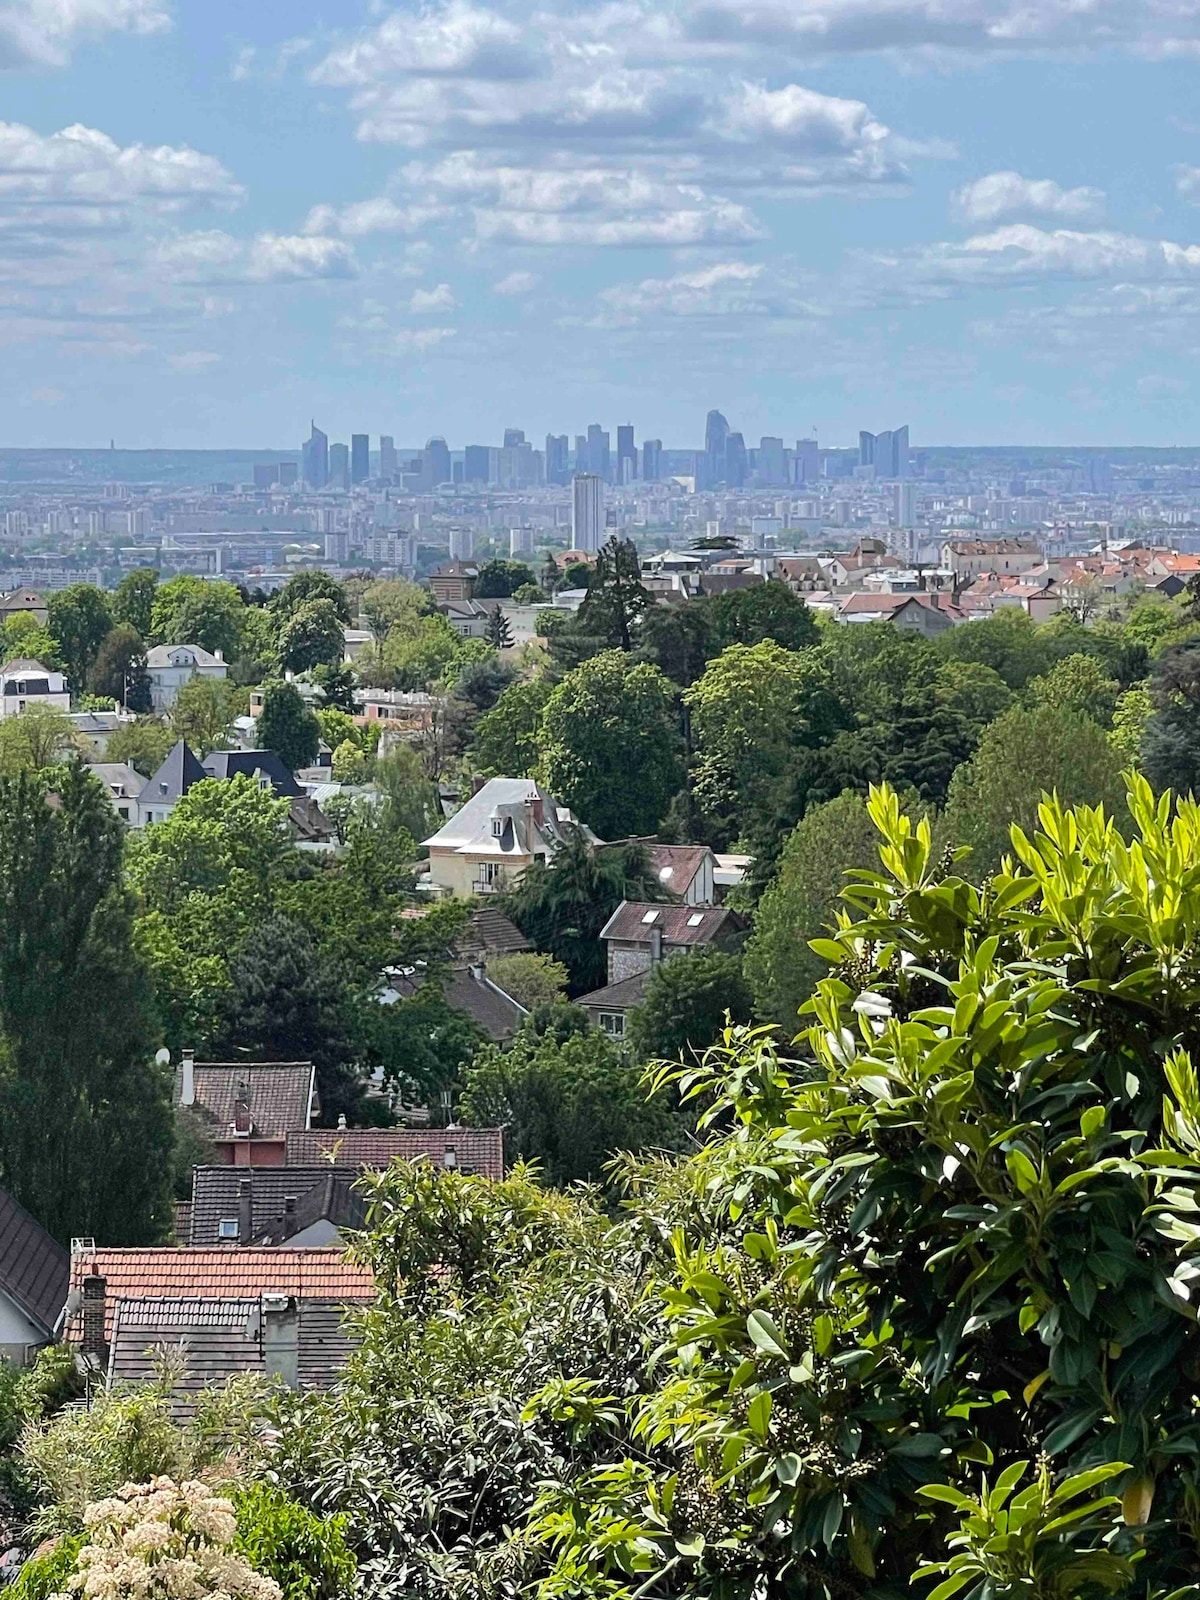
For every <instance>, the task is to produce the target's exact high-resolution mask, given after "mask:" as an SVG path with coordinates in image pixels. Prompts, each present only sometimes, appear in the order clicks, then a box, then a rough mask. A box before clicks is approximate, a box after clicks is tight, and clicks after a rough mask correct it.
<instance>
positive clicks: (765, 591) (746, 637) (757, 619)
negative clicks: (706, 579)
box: [702, 578, 819, 654]
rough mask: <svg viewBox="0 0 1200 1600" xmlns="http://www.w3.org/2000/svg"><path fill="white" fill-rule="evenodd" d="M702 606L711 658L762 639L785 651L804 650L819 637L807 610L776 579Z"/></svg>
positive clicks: (795, 595) (733, 592) (810, 614)
mask: <svg viewBox="0 0 1200 1600" xmlns="http://www.w3.org/2000/svg"><path fill="white" fill-rule="evenodd" d="M702 605H703V607H704V610H705V611H706V613H707V615H708V620H709V625H710V627H711V629H712V640H713V647H714V651H713V653H714V654H716V653H718V652H720V651H722V650H725V649H727V648H728V646H729V645H731V644H751V645H753V644H761V643H762V642H763V640H764V639H773V640H774V641H775V643H776V644H779V645H782V646H783V648H784V649H785V650H805V649H807V648H808V646H809V645H814V644H816V643H817V640H818V637H819V633H818V629H817V622H816V618H815V617H814V616H813V614H812V612H811V611H810V610H809V608H808V606H807V605H806V604H805V603H804V601H803V600H802V599H801V598H800V596H799V595H797V594H793V593H792V591H791V590H790V589H789V588H788V586H787V584H786V583H781V582H780V581H779V579H777V578H769V579H768V580H767V581H766V582H765V583H756V584H752V585H751V586H750V587H749V588H746V589H731V590H729V591H728V592H727V593H726V594H719V595H715V596H713V597H712V598H711V599H709V600H705V601H703V602H702Z"/></svg>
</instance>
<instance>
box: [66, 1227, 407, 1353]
mask: <svg viewBox="0 0 1200 1600" xmlns="http://www.w3.org/2000/svg"><path fill="white" fill-rule="evenodd" d="M93 1276H94V1277H100V1278H103V1279H104V1281H105V1286H106V1293H105V1304H104V1310H105V1335H106V1337H107V1338H110V1339H111V1337H112V1328H113V1320H114V1316H115V1312H116V1307H117V1305H118V1303H119V1302H120V1301H122V1300H143V1299H146V1300H180V1299H183V1300H208V1301H221V1300H248V1299H255V1300H256V1299H258V1297H259V1296H260V1295H264V1294H285V1295H288V1296H290V1297H291V1298H292V1299H297V1300H328V1301H332V1302H333V1303H334V1304H337V1305H349V1304H365V1303H367V1302H369V1301H371V1300H373V1299H374V1298H375V1284H374V1280H373V1279H372V1277H371V1274H370V1273H369V1272H368V1271H367V1269H366V1267H360V1266H356V1265H354V1263H352V1262H349V1261H347V1260H346V1259H345V1251H344V1250H343V1249H341V1248H340V1247H332V1248H331V1247H323V1248H320V1249H315V1250H309V1249H305V1250H279V1249H275V1248H262V1249H258V1248H256V1247H254V1246H253V1245H251V1246H248V1247H247V1248H246V1249H244V1250H230V1249H228V1248H222V1249H210V1248H200V1249H182V1250H179V1249H173V1248H171V1247H170V1246H162V1247H159V1246H150V1247H148V1248H144V1249H126V1250H91V1249H88V1250H80V1251H78V1252H77V1253H76V1254H75V1255H73V1256H72V1257H71V1287H72V1288H73V1289H81V1288H82V1287H83V1280H84V1279H85V1278H88V1277H93ZM81 1322H82V1318H81V1317H80V1316H79V1315H78V1314H76V1315H75V1316H74V1317H72V1318H71V1319H70V1321H69V1323H68V1336H69V1337H70V1338H72V1339H74V1340H78V1338H79V1333H80V1325H81Z"/></svg>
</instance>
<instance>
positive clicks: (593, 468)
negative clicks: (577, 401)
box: [587, 422, 612, 548]
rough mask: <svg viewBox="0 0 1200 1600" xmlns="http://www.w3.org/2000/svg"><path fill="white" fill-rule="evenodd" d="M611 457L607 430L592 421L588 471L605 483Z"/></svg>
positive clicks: (588, 446) (588, 449)
mask: <svg viewBox="0 0 1200 1600" xmlns="http://www.w3.org/2000/svg"><path fill="white" fill-rule="evenodd" d="M610 457H611V450H610V446H609V440H608V432H607V430H606V429H604V428H602V427H601V426H600V424H599V423H598V422H593V423H590V424H589V426H588V431H587V463H588V471H589V472H590V473H594V475H595V476H596V477H597V478H599V479H600V480H601V481H602V482H603V483H607V482H608V481H609V479H610V477H611V476H612V463H611V459H610ZM597 548H599V546H597Z"/></svg>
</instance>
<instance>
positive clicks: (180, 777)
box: [142, 739, 211, 805]
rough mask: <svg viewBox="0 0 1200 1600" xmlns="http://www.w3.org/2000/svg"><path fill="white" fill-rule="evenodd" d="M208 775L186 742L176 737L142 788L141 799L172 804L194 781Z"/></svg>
mask: <svg viewBox="0 0 1200 1600" xmlns="http://www.w3.org/2000/svg"><path fill="white" fill-rule="evenodd" d="M210 776H211V774H210V773H207V772H205V770H204V768H203V767H202V766H201V765H200V763H199V762H198V761H197V760H196V758H195V756H194V755H193V754H192V752H191V750H190V749H189V747H188V745H187V743H186V742H185V741H184V740H183V739H177V740H176V741H175V743H174V744H173V745H172V746H171V748H170V750H168V752H167V754H166V757H165V759H164V761H163V764H162V766H161V767H159V769H158V771H157V772H156V773H155V774H154V776H153V777H152V778H151V779H150V781H149V782H148V783H147V784H146V787H145V788H144V789H143V790H142V799H143V800H144V801H145V802H146V804H147V805H152V804H155V803H159V804H162V805H174V803H175V802H176V801H177V800H182V799H183V797H184V795H185V794H186V793H187V792H188V790H189V789H190V788H191V786H192V785H193V784H194V783H201V782H202V781H203V780H204V779H205V778H207V777H210Z"/></svg>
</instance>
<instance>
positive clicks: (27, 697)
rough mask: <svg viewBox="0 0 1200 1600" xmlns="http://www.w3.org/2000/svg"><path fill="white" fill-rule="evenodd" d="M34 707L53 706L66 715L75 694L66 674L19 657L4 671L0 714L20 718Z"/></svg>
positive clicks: (0, 692) (1, 674)
mask: <svg viewBox="0 0 1200 1600" xmlns="http://www.w3.org/2000/svg"><path fill="white" fill-rule="evenodd" d="M30 706H49V707H50V709H51V710H52V711H61V712H62V713H63V714H64V715H66V713H67V712H69V711H70V709H71V695H70V691H69V690H68V688H67V679H66V675H65V674H64V673H62V672H56V671H55V670H54V669H53V668H52V667H44V666H43V665H42V663H41V662H40V661H33V660H31V659H30V658H29V657H27V656H18V657H17V659H16V660H15V661H10V662H9V663H8V665H7V666H6V667H5V668H4V669H3V671H2V672H0V717H19V716H20V715H21V712H22V711H27V710H28V709H29V707H30Z"/></svg>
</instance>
